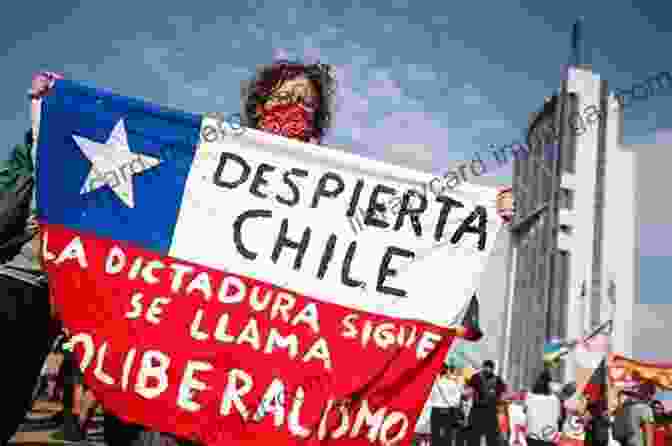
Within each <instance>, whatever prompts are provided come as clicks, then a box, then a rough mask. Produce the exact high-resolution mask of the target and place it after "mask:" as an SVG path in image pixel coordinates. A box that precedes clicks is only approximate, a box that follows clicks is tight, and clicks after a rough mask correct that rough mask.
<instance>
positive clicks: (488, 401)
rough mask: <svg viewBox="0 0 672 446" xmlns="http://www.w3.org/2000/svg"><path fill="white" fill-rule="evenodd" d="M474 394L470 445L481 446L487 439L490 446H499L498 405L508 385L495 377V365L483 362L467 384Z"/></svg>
mask: <svg viewBox="0 0 672 446" xmlns="http://www.w3.org/2000/svg"><path fill="white" fill-rule="evenodd" d="M466 385H467V387H468V388H469V391H470V393H473V407H472V408H471V411H470V413H469V425H470V435H469V437H470V438H469V445H470V446H480V445H481V438H482V437H483V436H485V437H486V440H487V445H488V446H499V445H500V442H501V433H500V430H499V420H498V419H497V403H498V402H499V401H500V400H501V398H502V395H503V394H504V393H505V392H506V384H505V383H504V381H503V380H502V379H501V378H500V377H499V376H497V375H495V363H494V362H493V361H491V360H486V361H483V367H482V368H481V370H480V371H479V372H478V373H476V374H474V375H473V376H472V377H471V378H470V379H469V381H468V382H467V383H466Z"/></svg>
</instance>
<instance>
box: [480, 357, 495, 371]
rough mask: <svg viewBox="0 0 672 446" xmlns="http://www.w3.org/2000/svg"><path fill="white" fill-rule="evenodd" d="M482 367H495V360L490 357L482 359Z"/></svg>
mask: <svg viewBox="0 0 672 446" xmlns="http://www.w3.org/2000/svg"><path fill="white" fill-rule="evenodd" d="M483 367H484V368H485V367H490V368H493V369H494V368H495V362H494V361H493V360H491V359H486V360H485V361H483Z"/></svg>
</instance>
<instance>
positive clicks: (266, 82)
mask: <svg viewBox="0 0 672 446" xmlns="http://www.w3.org/2000/svg"><path fill="white" fill-rule="evenodd" d="M332 71H333V69H332V67H331V66H330V65H326V64H321V63H319V62H317V63H314V64H305V63H302V62H298V61H293V62H292V61H287V60H279V61H276V62H273V63H272V64H270V65H264V66H261V67H258V68H257V73H256V74H255V76H254V77H252V79H250V80H249V81H247V82H246V83H244V84H243V86H242V101H243V116H242V117H241V118H242V121H243V122H242V124H243V125H244V126H246V127H250V128H257V125H258V122H259V117H258V116H257V105H263V104H264V103H265V102H266V101H267V100H268V99H269V97H270V96H271V95H272V93H273V92H274V91H275V89H277V88H278V87H279V86H280V84H281V83H282V82H284V81H287V80H290V79H294V78H296V77H297V76H300V75H304V76H305V77H306V78H307V79H308V80H310V81H311V82H313V84H314V85H315V87H316V88H317V91H318V92H319V96H320V100H319V104H318V106H317V110H316V112H315V131H316V132H317V136H318V137H319V138H320V139H321V138H322V137H323V136H324V134H325V132H326V131H327V130H328V129H329V128H331V123H332V115H333V106H334V94H335V80H334V76H333V72H332Z"/></svg>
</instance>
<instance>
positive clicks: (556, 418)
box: [417, 360, 672, 446]
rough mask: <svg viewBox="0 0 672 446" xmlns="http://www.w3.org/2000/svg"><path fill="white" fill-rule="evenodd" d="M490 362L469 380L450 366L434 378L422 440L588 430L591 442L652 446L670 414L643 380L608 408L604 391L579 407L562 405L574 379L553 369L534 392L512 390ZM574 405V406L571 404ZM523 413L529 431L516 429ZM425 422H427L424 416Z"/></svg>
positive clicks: (541, 445)
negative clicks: (558, 378)
mask: <svg viewBox="0 0 672 446" xmlns="http://www.w3.org/2000/svg"><path fill="white" fill-rule="evenodd" d="M494 369H495V364H494V362H493V361H490V360H486V361H484V362H483V364H482V367H481V369H480V370H479V371H478V372H477V373H475V374H473V375H472V376H471V377H469V378H468V379H465V377H464V374H463V372H462V370H460V369H458V368H457V367H455V365H453V364H451V363H447V364H445V365H444V366H443V368H442V369H441V371H440V373H439V374H438V375H437V377H436V380H435V382H434V385H433V387H432V391H431V394H430V398H429V400H428V404H427V407H426V410H427V411H428V413H429V430H430V434H429V435H423V434H419V435H418V436H417V443H418V444H420V445H427V444H430V445H431V446H480V445H481V442H482V439H483V437H485V440H486V444H487V446H502V445H505V444H506V445H509V444H511V445H522V444H523V442H522V441H520V440H521V438H520V436H521V435H522V436H524V439H525V443H526V444H528V445H530V446H551V445H557V444H558V442H559V440H560V438H561V436H562V435H563V432H564V433H574V434H580V433H585V436H584V438H585V440H584V444H586V446H607V445H608V444H609V442H610V438H612V437H613V439H614V440H616V441H617V442H619V443H620V444H621V446H644V445H647V446H652V445H658V444H661V443H660V442H659V441H656V440H655V439H654V438H655V435H654V429H655V426H656V424H657V422H659V421H661V420H663V419H665V418H666V417H670V416H672V413H670V414H666V413H665V409H664V406H663V405H662V403H661V402H660V401H658V400H655V399H654V398H653V397H654V395H655V388H654V387H652V386H651V385H648V384H645V383H644V384H640V385H637V386H632V387H629V388H625V389H622V390H620V391H619V393H618V406H617V407H616V409H615V410H614V411H613V412H610V411H609V408H608V403H607V398H606V395H605V397H604V398H602V399H596V400H589V401H588V403H587V405H586V407H585V409H584V410H582V411H581V412H578V411H573V410H572V409H568V405H566V404H564V402H565V401H567V400H568V398H570V397H571V396H572V395H574V394H575V392H576V386H575V385H574V384H568V385H565V386H562V385H561V384H558V383H554V382H553V380H552V377H551V373H550V371H549V370H548V369H546V368H544V370H543V371H542V372H541V373H540V374H539V376H538V377H537V379H536V381H535V382H534V384H533V386H532V388H531V389H530V391H525V392H512V391H510V390H509V389H508V387H507V385H506V384H505V383H504V381H503V380H502V379H501V378H500V377H499V376H497V375H496V374H495V373H494ZM569 407H571V405H569ZM515 411H518V412H519V413H520V414H521V415H522V416H523V417H524V422H525V424H524V429H522V430H521V431H520V432H515V431H512V428H511V427H512V424H513V423H511V422H510V417H513V416H515V415H514V414H513V412H515ZM420 423H422V418H421V421H420ZM663 429H664V430H663V431H662V432H661V435H662V436H663V437H664V438H665V440H663V442H664V443H662V444H665V446H668V445H669V444H672V426H669V425H668V426H666V427H664V428H663Z"/></svg>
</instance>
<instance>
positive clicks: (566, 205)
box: [558, 187, 574, 210]
mask: <svg viewBox="0 0 672 446" xmlns="http://www.w3.org/2000/svg"><path fill="white" fill-rule="evenodd" d="M558 195H559V196H558V208H560V209H569V210H572V209H574V191H573V190H572V189H566V188H564V187H563V188H560V193H559V194H558Z"/></svg>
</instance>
